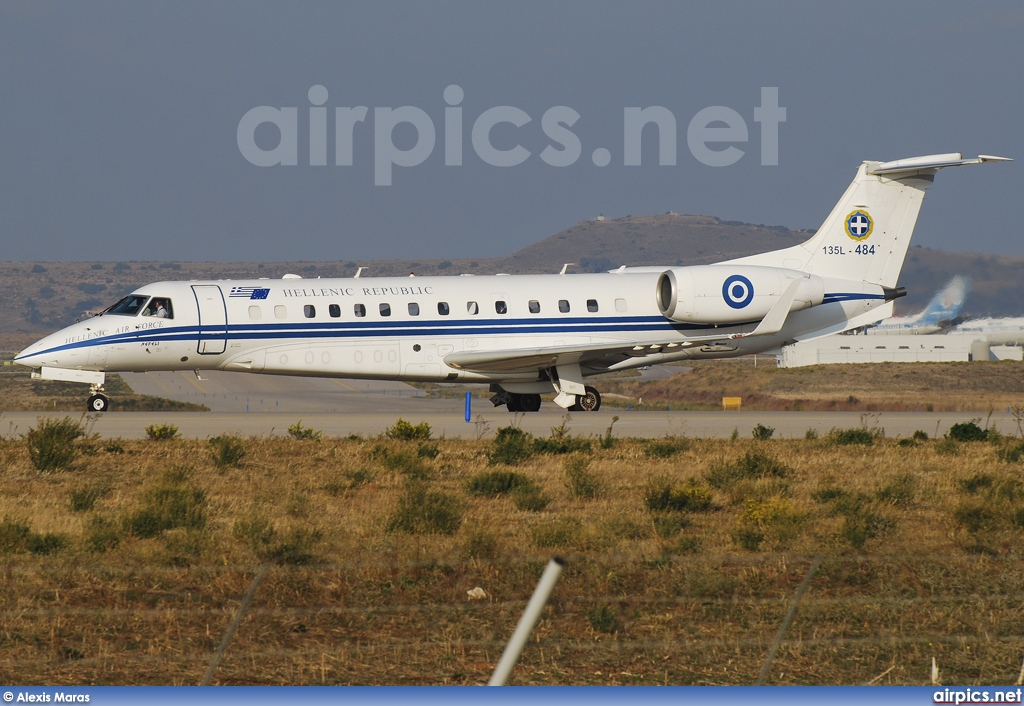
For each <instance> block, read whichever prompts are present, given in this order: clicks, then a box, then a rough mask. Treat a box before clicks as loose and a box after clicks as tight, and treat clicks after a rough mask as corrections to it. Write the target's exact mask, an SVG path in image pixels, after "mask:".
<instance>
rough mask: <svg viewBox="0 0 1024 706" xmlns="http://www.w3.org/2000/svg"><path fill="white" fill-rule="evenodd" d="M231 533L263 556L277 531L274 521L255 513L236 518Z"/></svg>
mask: <svg viewBox="0 0 1024 706" xmlns="http://www.w3.org/2000/svg"><path fill="white" fill-rule="evenodd" d="M231 533H232V534H233V535H234V537H235V539H237V540H239V541H240V542H244V543H245V544H247V545H248V546H249V548H250V549H252V550H253V552H254V553H255V554H257V555H258V556H263V555H264V554H265V553H266V550H267V548H269V547H270V544H271V542H273V541H274V537H275V535H276V534H277V531H276V530H275V529H274V523H273V522H271V521H270V520H269V519H268V518H267V517H266V516H264V515H262V514H259V513H255V514H253V515H250V516H248V517H242V518H239V519H237V520H235V524H234V526H233V527H232V528H231Z"/></svg>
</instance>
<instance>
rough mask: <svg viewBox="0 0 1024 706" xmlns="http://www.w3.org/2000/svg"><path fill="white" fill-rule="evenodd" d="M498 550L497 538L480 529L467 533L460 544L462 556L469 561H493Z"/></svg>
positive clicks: (491, 533)
mask: <svg viewBox="0 0 1024 706" xmlns="http://www.w3.org/2000/svg"><path fill="white" fill-rule="evenodd" d="M499 549H500V546H499V543H498V537H497V536H496V535H495V534H494V533H493V532H489V531H487V530H485V529H480V528H477V529H475V530H473V531H471V532H469V533H467V534H466V539H465V541H464V542H463V543H462V554H463V555H464V556H466V557H468V558H470V559H486V560H491V559H495V558H497V556H498V552H499Z"/></svg>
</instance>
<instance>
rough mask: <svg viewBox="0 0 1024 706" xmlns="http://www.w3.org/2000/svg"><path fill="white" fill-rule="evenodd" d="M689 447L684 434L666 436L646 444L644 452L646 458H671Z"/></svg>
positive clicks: (688, 441)
mask: <svg viewBox="0 0 1024 706" xmlns="http://www.w3.org/2000/svg"><path fill="white" fill-rule="evenodd" d="M689 448H690V440H689V439H687V438H686V437H685V436H666V437H665V438H663V439H656V440H654V441H651V442H649V443H648V444H647V447H646V448H645V449H644V454H646V455H647V458H672V457H673V456H675V455H676V454H679V453H682V452H683V451H686V450H688V449H689Z"/></svg>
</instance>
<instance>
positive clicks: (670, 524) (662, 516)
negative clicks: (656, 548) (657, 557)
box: [652, 512, 690, 539]
mask: <svg viewBox="0 0 1024 706" xmlns="http://www.w3.org/2000/svg"><path fill="white" fill-rule="evenodd" d="M652 524H653V525H654V533H655V534H656V535H658V536H659V537H661V538H663V539H671V538H672V537H675V536H677V535H678V534H679V533H680V532H682V531H683V530H684V529H685V528H686V527H689V526H690V521H689V520H688V519H687V518H686V515H684V514H683V513H681V512H668V513H659V514H657V515H655V516H654V518H653V519H652Z"/></svg>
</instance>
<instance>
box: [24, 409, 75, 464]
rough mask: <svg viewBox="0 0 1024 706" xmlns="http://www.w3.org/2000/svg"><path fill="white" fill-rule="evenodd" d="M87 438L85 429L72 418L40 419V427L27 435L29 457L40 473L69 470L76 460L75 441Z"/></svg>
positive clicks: (30, 430)
mask: <svg viewBox="0 0 1024 706" xmlns="http://www.w3.org/2000/svg"><path fill="white" fill-rule="evenodd" d="M81 436H85V429H84V428H83V427H82V425H81V424H80V423H79V422H76V421H75V420H74V419H72V418H71V417H64V418H63V419H53V418H50V417H43V418H40V419H39V426H37V427H36V428H35V429H29V431H28V433H27V434H26V435H25V439H26V442H27V443H28V455H29V459H30V460H31V461H32V465H33V466H34V467H35V469H36V470H38V471H44V472H45V471H56V470H60V469H62V468H67V467H68V466H69V465H71V462H72V461H74V460H75V450H76V449H75V440H76V439H78V438H79V437H81Z"/></svg>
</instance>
